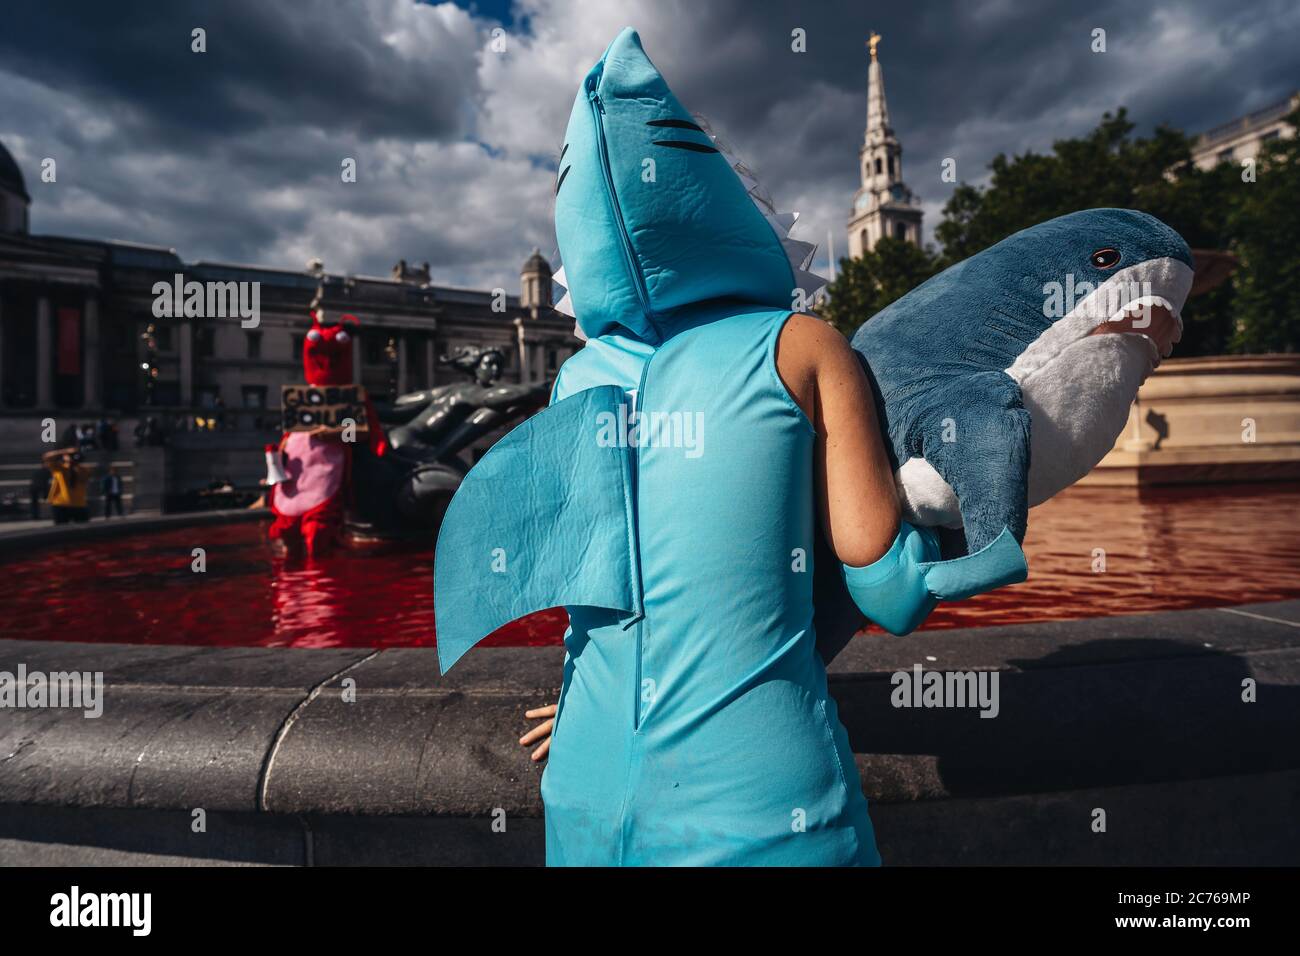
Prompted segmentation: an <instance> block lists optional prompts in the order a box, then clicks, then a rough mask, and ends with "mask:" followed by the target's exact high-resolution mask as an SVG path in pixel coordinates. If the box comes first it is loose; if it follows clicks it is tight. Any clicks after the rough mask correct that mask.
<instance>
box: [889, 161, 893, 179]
mask: <svg viewBox="0 0 1300 956" xmlns="http://www.w3.org/2000/svg"><path fill="white" fill-rule="evenodd" d="M889 178H890V179H893V178H894V157H893V156H890V157H889Z"/></svg>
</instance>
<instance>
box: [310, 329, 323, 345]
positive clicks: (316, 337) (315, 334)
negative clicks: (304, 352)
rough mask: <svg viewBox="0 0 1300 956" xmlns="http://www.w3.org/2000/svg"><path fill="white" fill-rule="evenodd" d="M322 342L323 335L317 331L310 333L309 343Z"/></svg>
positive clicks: (313, 330)
mask: <svg viewBox="0 0 1300 956" xmlns="http://www.w3.org/2000/svg"><path fill="white" fill-rule="evenodd" d="M320 340H321V334H320V332H319V331H317V330H316V329H312V330H311V331H310V332H308V333H307V341H309V342H319V341H320Z"/></svg>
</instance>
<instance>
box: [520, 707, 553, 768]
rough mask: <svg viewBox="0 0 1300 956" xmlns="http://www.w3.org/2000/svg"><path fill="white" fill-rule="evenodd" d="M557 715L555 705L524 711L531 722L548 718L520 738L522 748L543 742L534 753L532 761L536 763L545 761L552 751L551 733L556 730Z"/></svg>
mask: <svg viewBox="0 0 1300 956" xmlns="http://www.w3.org/2000/svg"><path fill="white" fill-rule="evenodd" d="M555 713H556V705H555V704H548V705H546V706H545V707H534V708H533V709H532V710H526V711H524V716H525V717H526V718H528V719H529V720H539V719H541V718H543V717H545V718H547V719H546V720H544V721H543V722H542V723H540V724H538V725H537V726H536V727H534V728H533V729H532V730H530V731H528V733H526V734H524V735H523V736H522V737H520V738H519V744H520V746H522V747H529V746H531V745H533V744H535V743H537V741H539V740H540V741H541V745H540V746H539V747H538V748H537V749H536V750H534V751H533V754H532V759H533V761H534V762H536V761H538V760H545V759H546V755H547V754H548V753H550V751H551V731H552V730H553V729H554V728H555Z"/></svg>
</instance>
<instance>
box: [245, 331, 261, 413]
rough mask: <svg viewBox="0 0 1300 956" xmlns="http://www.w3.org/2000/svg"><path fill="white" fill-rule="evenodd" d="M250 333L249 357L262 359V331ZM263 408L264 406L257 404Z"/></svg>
mask: <svg viewBox="0 0 1300 956" xmlns="http://www.w3.org/2000/svg"><path fill="white" fill-rule="evenodd" d="M247 335H248V357H249V358H251V359H260V358H261V357H262V333H261V332H249V333H247ZM257 407H258V408H261V407H262V406H260V405H259V406H257Z"/></svg>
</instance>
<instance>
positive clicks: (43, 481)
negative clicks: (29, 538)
mask: <svg viewBox="0 0 1300 956" xmlns="http://www.w3.org/2000/svg"><path fill="white" fill-rule="evenodd" d="M28 492H29V494H30V495H31V503H32V520H33V521H39V520H41V502H42V501H43V500H44V499H45V496H46V495H48V494H49V493H50V472H49V470H48V469H46V468H45V467H44V466H42V467H40V468H37V469H36V470H35V471H33V472H32V478H31V484H30V485H29V486H28Z"/></svg>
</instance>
